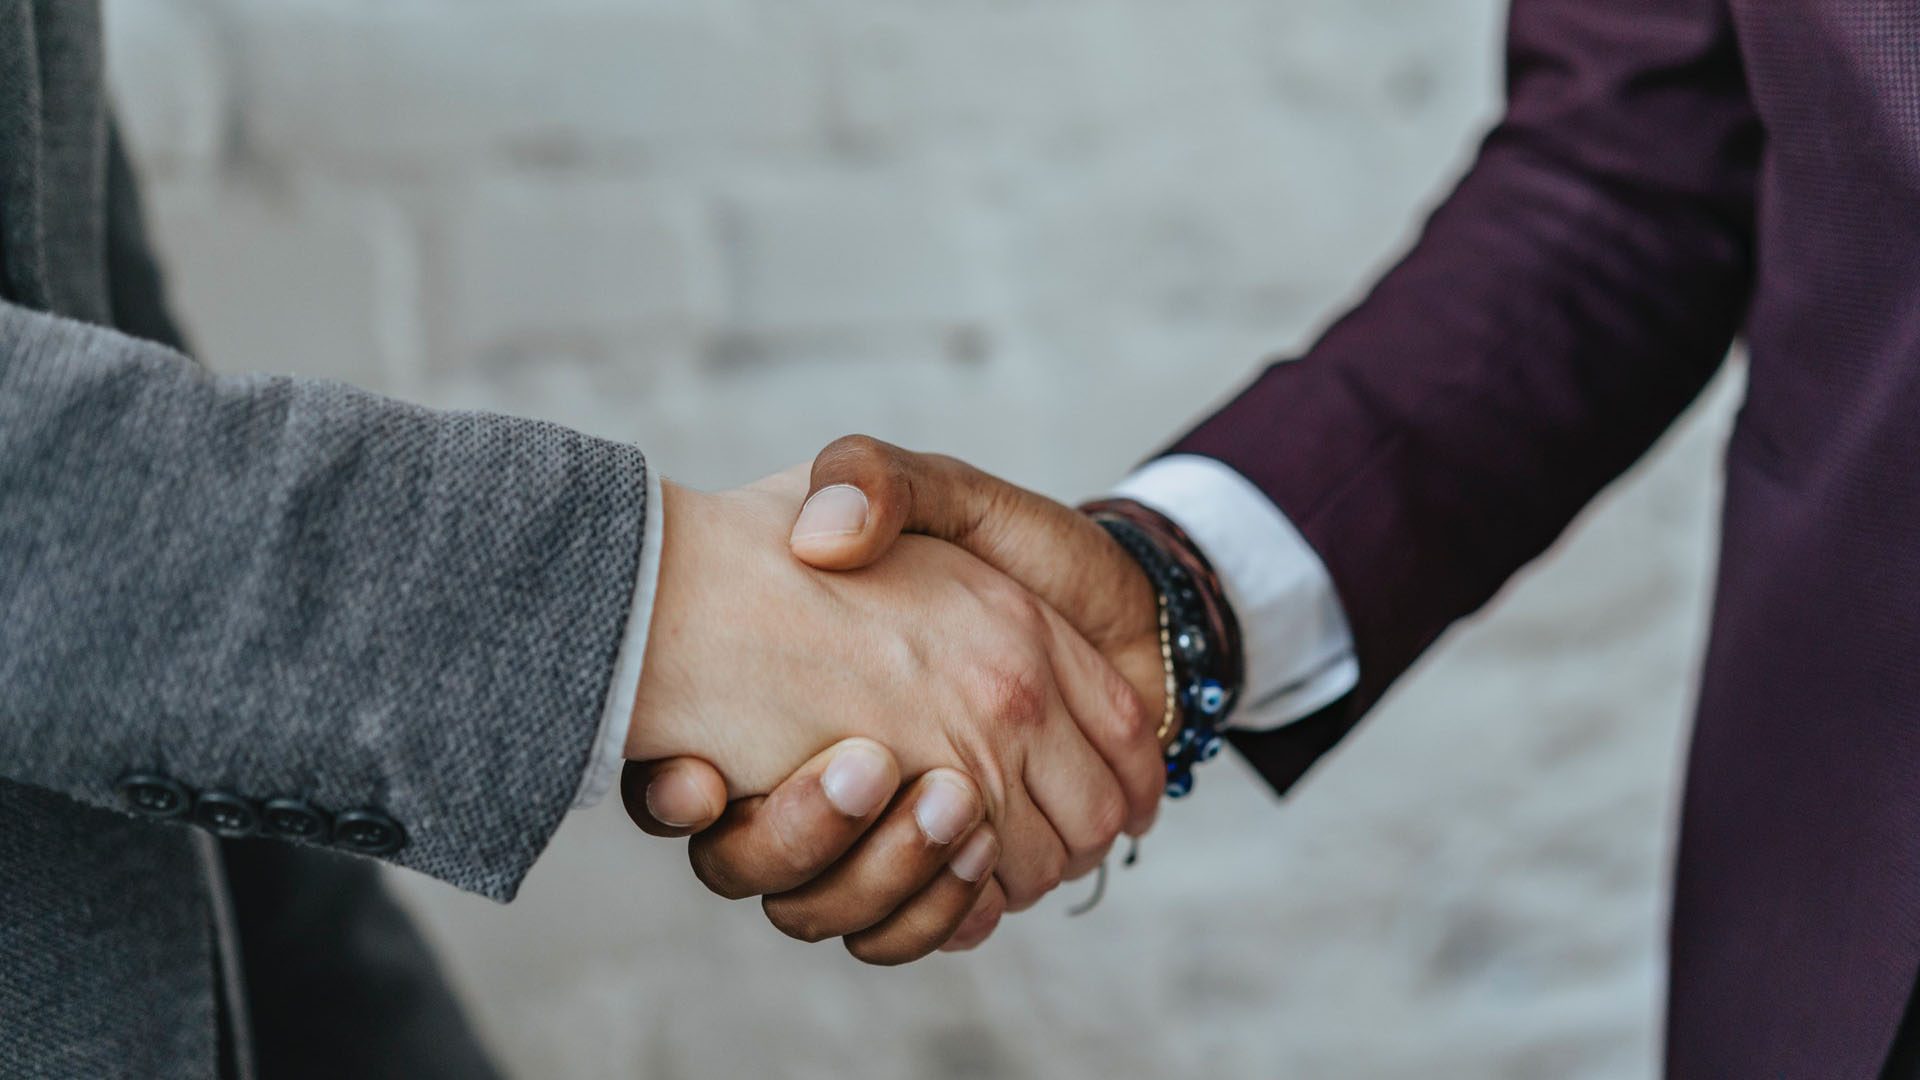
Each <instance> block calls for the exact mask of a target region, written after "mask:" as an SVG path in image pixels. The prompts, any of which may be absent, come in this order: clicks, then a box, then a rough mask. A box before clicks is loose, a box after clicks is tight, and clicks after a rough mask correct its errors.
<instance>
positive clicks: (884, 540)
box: [789, 435, 988, 570]
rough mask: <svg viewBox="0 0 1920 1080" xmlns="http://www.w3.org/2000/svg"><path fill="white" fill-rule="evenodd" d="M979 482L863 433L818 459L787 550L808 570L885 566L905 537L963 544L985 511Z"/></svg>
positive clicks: (964, 471) (944, 462)
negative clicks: (889, 554) (883, 561)
mask: <svg viewBox="0 0 1920 1080" xmlns="http://www.w3.org/2000/svg"><path fill="white" fill-rule="evenodd" d="M973 478H974V477H973V475H972V470H971V469H968V468H967V467H966V466H963V465H961V464H960V463H958V462H955V461H952V460H951V459H948V458H939V457H934V456H932V455H926V454H915V453H912V452H911V451H907V450H902V449H900V448H899V447H897V446H893V445H891V444H889V443H884V442H881V441H880V440H878V439H874V438H869V437H868V436H865V435H848V436H846V437H845V438H841V439H836V440H834V441H833V442H831V443H829V444H828V445H827V447H826V449H824V450H822V451H820V453H819V455H818V456H816V457H815V458H814V459H813V472H812V475H811V477H810V479H809V483H808V486H807V501H806V503H805V504H804V505H802V506H801V507H800V516H799V517H798V518H797V519H796V520H795V521H794V524H793V535H792V536H791V537H790V539H789V544H790V546H791V547H792V550H793V553H794V555H796V556H797V557H799V559H800V561H802V562H804V563H806V564H808V565H809V566H815V567H819V568H820V569H822V570H852V569H854V568H856V567H861V566H867V565H870V564H872V563H874V562H877V561H879V559H880V557H881V556H882V555H885V554H886V553H887V551H888V549H890V548H892V547H893V542H894V540H896V539H898V538H899V536H900V534H901V533H902V532H903V531H904V532H916V533H925V534H927V535H929V536H935V537H939V538H940V539H943V540H952V541H955V542H958V541H960V540H961V539H963V538H964V537H965V536H966V534H968V533H969V532H970V531H971V528H972V523H974V522H977V521H978V520H979V519H980V518H981V516H982V515H983V514H984V512H985V508H984V507H983V506H980V505H977V504H978V503H983V502H985V501H986V499H987V497H988V496H985V495H982V494H981V493H980V487H979V485H977V484H975V483H972V482H971V481H972V480H973Z"/></svg>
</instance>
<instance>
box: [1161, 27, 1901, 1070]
mask: <svg viewBox="0 0 1920 1080" xmlns="http://www.w3.org/2000/svg"><path fill="white" fill-rule="evenodd" d="M1509 48H1510V52H1509V57H1508V63H1509V85H1508V91H1509V105H1508V108H1507V112H1506V116H1505V118H1504V120H1503V121H1502V122H1501V123H1500V125H1499V126H1498V127H1497V129H1496V130H1494V131H1493V132H1492V133H1491V135H1490V136H1489V137H1488V138H1487V140H1486V143H1485V145H1484V147H1483V148H1482V150H1481V153H1480V156H1479V159H1478V161H1477V163H1476V165H1475V167H1474V168H1473V170H1472V171H1471V173H1470V174H1469V175H1468V176H1467V177H1466V178H1465V180H1463V181H1462V183H1461V184H1460V186H1459V188H1458V189H1457V190H1456V191H1455V192H1454V193H1453V194H1452V196H1451V197H1450V198H1448V199H1447V201H1446V202H1445V203H1444V204H1443V205H1442V206H1441V207H1440V208H1439V209H1438V210H1437V211H1436V212H1435V213H1434V215H1433V217H1432V219H1431V221H1430V222H1429V223H1428V225H1427V227H1426V230H1425V232H1424V234H1423V236H1422V238H1421V239H1420V241H1419V243H1418V244H1417V246H1416V247H1415V248H1414V249H1413V251H1412V252H1411V253H1410V254H1409V255H1408V256H1407V257H1406V259H1405V261H1403V262H1402V263H1400V265H1399V266H1398V267H1396V268H1395V269H1394V270H1393V271H1392V272H1390V273H1389V274H1388V275H1387V276H1386V277H1385V278H1384V279H1383V280H1382V281H1381V282H1380V283H1379V285H1378V286H1377V287H1376V288H1375V289H1374V291H1373V292H1372V294H1371V295H1370V296H1369V297H1368V299H1367V300H1366V301H1365V302H1364V303H1362V304H1361V305H1360V306H1359V307H1358V308H1357V309H1356V310H1354V311H1353V312H1352V313H1351V314H1349V315H1347V316H1346V317H1345V318H1344V319H1342V320H1341V321H1340V322H1339V323H1337V324H1336V325H1335V326H1334V327H1333V328H1332V329H1331V330H1330V331H1329V332H1328V333H1327V334H1326V336H1325V337H1324V338H1323V339H1322V340H1321V341H1320V342H1319V343H1318V344H1317V345H1316V346H1315V347H1314V348H1313V349H1312V351H1310V352H1309V353H1308V354H1307V355H1306V356H1304V357H1302V358H1300V359H1298V360H1296V361H1293V362H1289V363H1283V364H1279V365H1276V366H1274V367H1273V368H1271V369H1269V370H1268V371H1267V372H1266V373H1265V374H1264V375H1263V376H1262V377H1261V378H1260V379H1259V381H1258V382H1256V383H1255V384H1254V385H1253V386H1252V387H1251V388H1250V389H1248V390H1247V391H1246V392H1245V393H1244V394H1242V395H1241V396H1240V397H1239V398H1237V399H1236V400H1234V401H1233V402H1232V403H1230V404H1229V405H1227V406H1226V408H1225V409H1223V410H1222V411H1221V412H1220V413H1218V414H1217V415H1215V416H1214V417H1213V418H1211V419H1209V420H1207V421H1206V422H1205V423H1204V424H1202V425H1201V426H1200V427H1199V428H1198V429H1197V430H1195V431H1194V432H1192V433H1191V434H1190V435H1188V436H1187V437H1186V438H1185V439H1183V440H1182V441H1181V442H1180V444H1179V445H1178V446H1177V449H1178V450H1180V451H1182V452H1187V453H1200V454H1206V455H1210V456H1212V457H1215V458H1218V459H1220V460H1222V461H1224V462H1226V463H1228V464H1229V465H1231V466H1233V467H1234V468H1236V469H1238V470H1239V471H1240V472H1241V473H1243V474H1244V475H1246V476H1247V477H1248V478H1250V479H1251V480H1253V481H1254V482H1255V483H1256V484H1258V485H1259V486H1260V487H1261V488H1262V489H1263V490H1264V491H1265V492H1266V493H1267V494H1268V495H1269V496H1271V497H1272V499H1273V500H1274V502H1275V503H1276V504H1277V505H1278V506H1279V507H1280V509H1281V510H1283V511H1284V512H1285V513H1286V514H1287V515H1288V516H1289V517H1290V518H1291V519H1292V520H1293V521H1294V522H1295V523H1297V524H1298V525H1299V527H1300V528H1301V530H1302V531H1303V532H1304V533H1305V535H1306V537H1307V539H1308V540H1309V541H1310V542H1311V543H1312V544H1313V546H1314V548H1315V549H1316V550H1317V551H1318V552H1319V554H1320V555H1321V556H1322V558H1323V559H1324V560H1325V562H1326V564H1327V566H1328V568H1329V570H1330V571H1331V572H1332V575H1333V579H1334V582H1335V584H1336V585H1337V587H1338V589H1339V593H1340V596H1341V599H1342V600H1343V601H1344V603H1345V606H1346V610H1347V613H1348V616H1349V619H1350V620H1351V623H1352V627H1353V631H1354V637H1355V641H1356V646H1357V649H1358V652H1359V658H1360V671H1361V677H1360V685H1359V688H1358V689H1357V690H1356V691H1355V692H1354V694H1353V695H1352V696H1351V698H1350V699H1349V700H1347V701H1344V702H1342V703H1341V704H1340V705H1338V706H1336V707H1334V708H1333V709H1330V710H1328V711H1326V712H1324V713H1321V714H1319V715H1317V716H1315V717H1312V718H1310V719H1309V720H1307V721H1304V722H1302V723H1301V724H1297V725H1294V726H1292V727H1289V728H1285V729H1282V730H1280V731H1277V732H1272V733H1266V734H1258V735H1247V736H1242V737H1240V738H1239V739H1238V740H1237V741H1238V743H1239V745H1240V747H1241V749H1242V750H1243V751H1244V752H1245V753H1246V754H1247V755H1248V756H1249V757H1250V758H1251V759H1252V761H1253V762H1254V763H1255V764H1256V765H1257V766H1258V767H1259V768H1260V769H1261V770H1262V771H1263V772H1264V773H1265V775H1266V776H1267V778H1268V779H1269V780H1270V781H1272V782H1273V783H1274V784H1275V786H1277V787H1279V788H1281V789H1285V788H1287V787H1288V786H1290V785H1291V784H1292V783H1293V782H1294V781H1295V780H1297V779H1298V778H1299V777H1300V775H1301V774H1302V773H1304V772H1305V771H1306V770H1307V769H1308V768H1309V767H1310V766H1311V765H1312V764H1313V762H1314V761H1315V760H1316V759H1317V758H1318V757H1319V756H1320V755H1321V754H1323V753H1324V752H1325V751H1326V750H1327V749H1328V748H1329V747H1331V746H1332V745H1333V744H1334V743H1335V742H1336V741H1337V740H1338V739H1339V738H1340V737H1341V736H1342V735H1343V734H1344V733H1345V732H1346V731H1347V730H1348V729H1349V728H1351V727H1352V725H1353V724H1354V722H1355V721H1356V720H1357V719H1358V718H1359V716H1360V715H1361V714H1362V713H1364V712H1365V711H1366V710H1367V709H1368V708H1369V707H1370V706H1371V705H1372V704H1373V703H1374V702H1375V701H1376V700H1377V699H1378V698H1379V696H1380V694H1381V693H1382V691H1384V690H1385V689H1386V688H1387V686H1388V685H1389V684H1390V683H1391V682H1392V681H1393V680H1394V679H1395V678H1396V677H1397V676H1398V675H1399V674H1400V673H1401V672H1402V671H1403V670H1405V669H1406V667H1407V666H1408V665H1409V664H1410V663H1411V662H1412V661H1413V660H1414V659H1415V658H1416V657H1417V656H1418V655H1419V654H1420V653H1421V651H1422V650H1424V649H1425V648H1426V647H1427V646H1428V645H1429V644H1430V643H1431V642H1432V641H1433V640H1434V639H1435V638H1436V637H1437V636H1438V635H1439V634H1440V633H1441V632H1442V631H1443V630H1444V629H1446V627H1447V626H1448V625H1449V624H1450V623H1452V622H1453V621H1454V620H1456V619H1458V618H1460V617H1461V616H1463V615H1465V614H1467V613H1469V612H1471V611H1473V610H1474V609H1476V608H1478V607H1480V606H1481V605H1482V604H1484V603H1485V602H1486V601H1487V600H1488V599H1489V598H1490V597H1491V596H1492V595H1493V594H1494V592H1495V591H1496V590H1497V589H1499V588H1500V586H1501V584H1502V583H1503V582H1505V581H1506V580H1507V578H1508V577H1509V576H1510V575H1512V574H1513V573H1514V571H1515V570H1516V569H1518V568H1519V567H1520V566H1521V565H1522V564H1524V563H1526V562H1527V561H1528V560H1530V559H1532V558H1533V557H1534V556H1536V555H1538V554H1539V553H1540V552H1541V551H1542V550H1543V549H1545V548H1546V547H1547V546H1548V544H1550V543H1551V542H1552V541H1553V539H1554V538H1555V537H1556V536H1557V535H1558V534H1559V532H1560V531H1561V530H1562V528H1563V527H1564V526H1565V525H1566V524H1567V522H1568V520H1569V519H1570V518H1571V517H1572V516H1573V515H1574V513H1575V512H1576V511H1578V510H1579V509H1580V508H1581V506H1583V505H1584V504H1585V503H1586V502H1587V501H1588V500H1589V499H1591V498H1592V497H1593V496H1594V494H1595V493H1596V492H1597V491H1598V490H1599V489H1600V488H1601V487H1602V486H1603V485H1605V484H1606V483H1607V482H1608V481H1610V480H1611V479H1612V478H1614V477H1615V476H1617V475H1618V474H1619V473H1620V472H1621V471H1622V470H1623V469H1625V468H1626V467H1627V466H1628V465H1630V464H1631V463H1632V462H1633V461H1634V460H1635V459H1636V458H1637V457H1639V456H1640V455H1641V454H1642V453H1643V452H1644V451H1645V450H1646V449H1647V447H1648V445H1649V444H1650V443H1651V442H1652V441H1653V440H1654V438H1655V437H1656V436H1658V435H1659V434H1660V432H1661V431H1662V430H1663V429H1665V428H1666V427H1667V426H1668V425H1669V424H1670V423H1671V422H1672V421H1673V419H1674V417H1675V416H1676V415H1677V414H1678V413H1679V412H1680V411H1681V410H1682V409H1683V408H1684V407H1685V406H1686V404H1687V403H1688V402H1689V401H1690V400H1691V399H1692V398H1693V397H1694V396H1695V394H1696V393H1697V392H1698V391H1699V390H1700V388H1701V386H1702V385H1703V384H1704V383H1705V382H1706V381H1707V379H1708V377H1709V376H1710V375H1711V374H1712V373H1713V371H1714V369H1715V368H1717V367H1718V366H1719V364H1720V363H1721V360H1722V357H1723V356H1724V354H1725V353H1726V351H1727V348H1728V345H1729V343H1730V342H1731V340H1732V339H1733V337H1734V335H1735V333H1736V332H1739V331H1742V330H1743V329H1744V332H1745V335H1746V337H1747V339H1748V341H1749V343H1750V346H1751V355H1752V363H1751V369H1750V383H1749V389H1748V393H1747V401H1746V404H1745V407H1744V408H1743V409H1742V411H1741V413H1740V417H1739V421H1738V424H1737V427H1736V429H1735V432H1734V435H1733V438H1732V440H1731V443H1730V445H1729V447H1728V451H1727V460H1726V472H1727V483H1726V504H1725V510H1724V537H1723V542H1722V550H1721V560H1720V572H1719V587H1718V594H1717V598H1716V606H1715V611H1714V622H1713V636H1712V642H1711V645H1710V648H1709V651H1708V655H1707V661H1706V667H1705V672H1704V676H1703V680H1704V683H1703V686H1702V690H1701V696H1700V704H1699V719H1698V725H1697V728H1696V731H1695V735H1694V742H1693V750H1692V756H1691V761H1690V767H1689V771H1688V781H1687V793H1686V799H1685V812H1684V820H1683V824H1682V828H1681V843H1680V855H1679V867H1678V870H1677V880H1676V884H1675V901H1674V911H1673V926H1672V943H1671V945H1672V986H1671V994H1670V1000H1669V1020H1668V1038H1667V1068H1668V1071H1669V1073H1670V1075H1672V1076H1675V1077H1688V1078H1690V1077H1701V1078H1708V1077H1711V1078H1722V1077H1776V1076H1782V1077H1822V1078H1849V1077H1861V1078H1866V1077H1872V1076H1874V1075H1875V1074H1876V1073H1877V1072H1878V1070H1879V1068H1880V1066H1881V1062H1882V1061H1883V1060H1884V1058H1885V1056H1886V1053H1887V1049H1888V1046H1889V1044H1890V1043H1891V1041H1892V1040H1893V1038H1894V1034H1895V1031H1896V1029H1897V1028H1898V1026H1899V1024H1900V1020H1901V1015H1902V1010H1903V1009H1904V1008H1905V1006H1906V1004H1907V1002H1908V999H1909V997H1910V995H1912V993H1913V990H1914V986H1915V976H1916V970H1917V969H1920V2H1916V0H1794V2H1787V0H1513V11H1512V21H1511V27H1510V46H1509Z"/></svg>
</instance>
